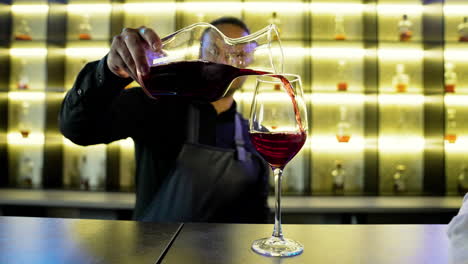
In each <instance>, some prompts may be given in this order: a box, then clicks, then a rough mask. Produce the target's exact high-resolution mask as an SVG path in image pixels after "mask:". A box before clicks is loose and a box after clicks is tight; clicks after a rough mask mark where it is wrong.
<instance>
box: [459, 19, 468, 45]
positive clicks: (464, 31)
mask: <svg viewBox="0 0 468 264" xmlns="http://www.w3.org/2000/svg"><path fill="white" fill-rule="evenodd" d="M457 29H458V41H460V42H468V17H464V18H463V22H462V23H460V25H458V28H457Z"/></svg>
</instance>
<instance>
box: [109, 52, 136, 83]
mask: <svg viewBox="0 0 468 264" xmlns="http://www.w3.org/2000/svg"><path fill="white" fill-rule="evenodd" d="M109 55H111V56H108V58H112V59H111V63H110V64H108V66H109V70H111V71H112V72H113V73H115V74H117V75H118V76H120V77H122V78H128V77H131V76H130V70H129V69H127V67H126V66H125V62H124V61H123V59H122V58H121V57H120V55H119V54H118V53H117V52H116V51H115V50H113V51H111V54H109Z"/></svg>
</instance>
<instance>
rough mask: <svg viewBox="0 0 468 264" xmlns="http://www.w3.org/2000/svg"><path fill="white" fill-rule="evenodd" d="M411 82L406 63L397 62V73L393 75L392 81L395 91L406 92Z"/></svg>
mask: <svg viewBox="0 0 468 264" xmlns="http://www.w3.org/2000/svg"><path fill="white" fill-rule="evenodd" d="M409 82H410V77H409V75H408V74H406V73H405V65H404V64H401V63H400V64H397V65H396V74H395V76H394V77H393V80H392V83H393V87H394V88H395V91H396V92H397V93H404V92H406V91H407V90H408V86H409Z"/></svg>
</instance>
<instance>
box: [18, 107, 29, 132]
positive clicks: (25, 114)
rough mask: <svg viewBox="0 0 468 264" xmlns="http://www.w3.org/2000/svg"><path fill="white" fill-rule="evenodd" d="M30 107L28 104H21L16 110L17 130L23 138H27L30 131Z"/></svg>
mask: <svg viewBox="0 0 468 264" xmlns="http://www.w3.org/2000/svg"><path fill="white" fill-rule="evenodd" d="M29 109H30V105H29V103H28V102H22V103H21V105H20V107H19V110H18V130H19V132H20V133H21V136H22V137H23V138H28V137H29V134H30V133H31V130H32V123H31V116H30V111H29Z"/></svg>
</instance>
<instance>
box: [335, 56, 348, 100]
mask: <svg viewBox="0 0 468 264" xmlns="http://www.w3.org/2000/svg"><path fill="white" fill-rule="evenodd" d="M346 69H347V67H346V61H345V60H339V61H338V69H337V77H338V83H337V84H336V89H337V90H338V91H340V92H346V91H347V90H348V82H347V76H346Z"/></svg>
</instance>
